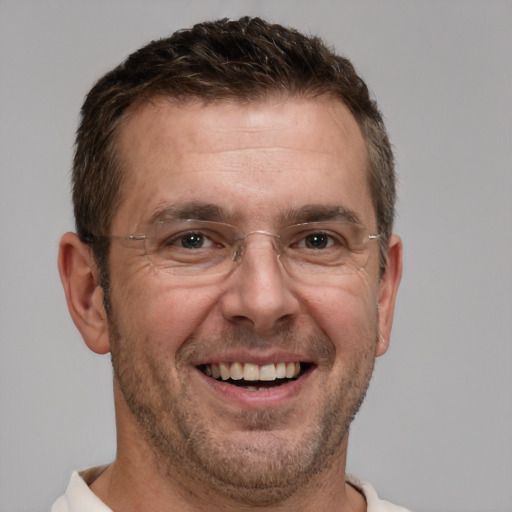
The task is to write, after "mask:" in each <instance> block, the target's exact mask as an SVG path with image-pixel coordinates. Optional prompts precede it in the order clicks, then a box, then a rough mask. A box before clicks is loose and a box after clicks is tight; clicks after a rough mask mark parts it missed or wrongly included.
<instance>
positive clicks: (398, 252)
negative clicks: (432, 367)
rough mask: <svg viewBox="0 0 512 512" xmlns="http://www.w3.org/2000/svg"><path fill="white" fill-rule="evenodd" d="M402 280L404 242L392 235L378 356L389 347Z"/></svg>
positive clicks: (381, 299) (380, 308)
mask: <svg viewBox="0 0 512 512" xmlns="http://www.w3.org/2000/svg"><path fill="white" fill-rule="evenodd" d="M401 278H402V240H401V239H400V237H399V236H398V235H391V237H390V238H389V241H388V248H387V264H386V271H385V273H384V275H383V276H382V279H381V281H380V291H379V301H378V314H379V339H378V340H377V356H380V355H382V354H384V353H385V352H386V351H387V349H388V347H389V337H390V336H391V326H392V324H393V315H394V312H395V300H396V294H397V292H398V286H399V284H400V279H401Z"/></svg>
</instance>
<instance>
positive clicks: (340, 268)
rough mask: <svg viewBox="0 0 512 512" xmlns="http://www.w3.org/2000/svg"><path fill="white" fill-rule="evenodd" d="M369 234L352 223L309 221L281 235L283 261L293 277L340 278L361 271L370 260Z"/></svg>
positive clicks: (358, 225) (291, 227) (361, 227)
mask: <svg viewBox="0 0 512 512" xmlns="http://www.w3.org/2000/svg"><path fill="white" fill-rule="evenodd" d="M369 241H370V238H369V232H368V230H367V229H366V228H365V227H364V226H361V225H360V224H355V223H353V222H318V223H317V222H312V223H306V224H298V225H296V226H290V227H289V228H286V229H285V230H284V231H283V233H282V234H281V242H282V246H283V253H284V255H285V258H284V260H285V261H286V263H285V264H286V265H288V267H289V269H290V271H291V272H292V273H294V274H296V275H303V276H304V275H325V274H327V275H342V274H350V273H353V272H357V271H358V270H360V269H363V268H364V267H365V266H366V264H367V262H368V257H369V249H370V245H369V243H368V242H369Z"/></svg>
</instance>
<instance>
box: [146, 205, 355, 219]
mask: <svg viewBox="0 0 512 512" xmlns="http://www.w3.org/2000/svg"><path fill="white" fill-rule="evenodd" d="M242 216H243V215H242V214H239V215H236V214H234V213H233V212H230V211H226V210H225V209H224V208H222V207H220V206H219V205H217V204H214V203H205V202H200V201H189V202H186V203H178V204H170V205H169V204H167V205H165V206H162V207H161V208H159V209H157V210H155V212H154V213H153V214H152V215H151V216H150V218H149V223H150V224H156V223H159V222H172V221H177V220H187V219H194V220H205V221H215V222H230V223H236V222H237V220H238V221H239V220H240V218H241V217H242ZM279 220H280V222H281V223H282V224H302V223H304V222H322V221H346V222H351V223H355V224H358V223H359V224H360V223H361V220H360V217H359V215H358V214H357V213H356V212H355V211H354V210H351V209H349V208H345V207H344V206H341V205H325V204H307V205H304V206H300V207H298V208H288V209H286V210H284V211H283V212H282V213H281V214H280V216H279Z"/></svg>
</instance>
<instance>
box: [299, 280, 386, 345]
mask: <svg viewBox="0 0 512 512" xmlns="http://www.w3.org/2000/svg"><path fill="white" fill-rule="evenodd" d="M303 301H304V303H305V305H306V307H307V310H308V311H309V314H310V315H311V317H312V320H313V322H314V324H316V326H317V328H319V329H320V330H321V331H322V332H323V333H324V334H325V335H326V336H327V337H328V338H329V339H330V340H331V342H332V344H333V345H334V348H335V350H336V352H337V353H338V354H339V353H348V352H351V351H361V350H362V348H363V346H364V345H365V344H366V343H369V344H371V345H373V344H374V342H375V340H376V333H377V305H376V303H377V290H376V288H375V287H374V286H372V285H371V283H370V280H369V278H368V275H367V274H365V273H363V274H356V275H354V276H350V277H347V280H346V281H345V282H344V283H339V284H338V285H337V286H334V285H333V286H322V287H321V288H319V289H310V290H308V292H307V293H305V294H304V295H303Z"/></svg>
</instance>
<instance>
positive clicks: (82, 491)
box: [51, 466, 409, 512]
mask: <svg viewBox="0 0 512 512" xmlns="http://www.w3.org/2000/svg"><path fill="white" fill-rule="evenodd" d="M104 469H105V466H102V467H98V468H91V469H88V470H85V471H83V472H81V473H78V472H77V471H75V472H73V474H72V475H71V480H70V481H69V485H68V488H67V489H66V493H65V494H64V495H63V496H61V497H60V498H59V499H58V500H57V501H56V502H55V503H54V504H53V506H52V509H51V512H112V509H110V508H109V507H107V506H106V505H105V504H104V503H103V502H102V501H101V500H100V499H99V498H98V497H97V496H96V494H94V493H93V492H92V491H91V489H89V486H88V485H87V481H89V482H91V481H94V480H95V479H96V478H97V477H98V476H99V475H100V474H101V473H102V472H103V471H104ZM95 477H96V478H95ZM347 482H349V483H350V484H351V485H353V486H354V487H355V488H356V489H358V490H359V491H360V492H361V493H362V494H363V495H364V497H365V499H366V504H367V509H366V510H367V512H409V511H408V510H407V509H405V508H403V507H398V506H397V505H393V504H392V503H389V501H385V500H381V499H379V497H378V496H377V493H376V492H375V489H374V488H373V486H372V485H371V484H370V483H368V482H365V481H362V480H358V479H357V478H355V477H353V476H351V475H347Z"/></svg>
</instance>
